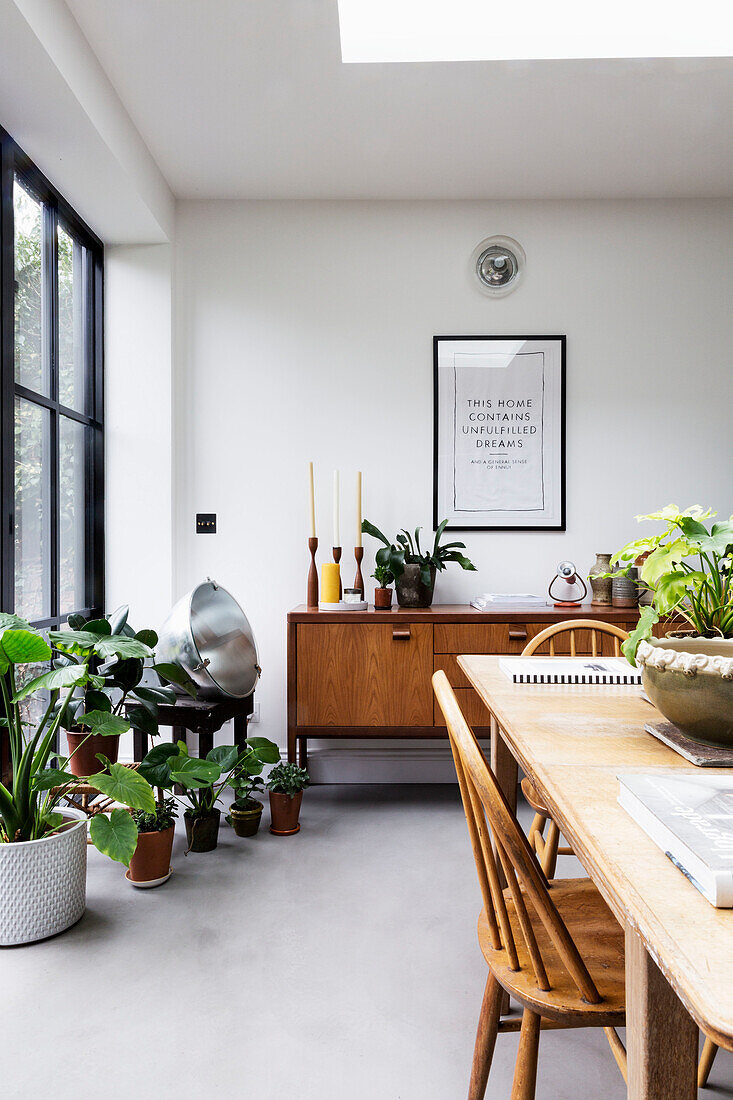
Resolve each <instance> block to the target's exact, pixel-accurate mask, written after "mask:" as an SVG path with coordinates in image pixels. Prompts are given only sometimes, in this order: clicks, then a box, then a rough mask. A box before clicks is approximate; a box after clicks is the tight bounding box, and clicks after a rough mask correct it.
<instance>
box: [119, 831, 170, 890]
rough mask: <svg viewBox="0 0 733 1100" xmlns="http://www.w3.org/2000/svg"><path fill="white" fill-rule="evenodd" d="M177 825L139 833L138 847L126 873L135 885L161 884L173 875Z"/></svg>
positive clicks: (126, 876) (127, 877)
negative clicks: (172, 865)
mask: <svg viewBox="0 0 733 1100" xmlns="http://www.w3.org/2000/svg"><path fill="white" fill-rule="evenodd" d="M175 833H176V827H175V825H169V826H168V828H167V829H156V830H154V831H151V832H145V833H138V836H137V848H136V849H135V854H134V856H133V857H132V859H131V860H130V867H129V869H128V871H127V873H126V875H125V878H126V879H127V880H128V882H131V883H132V885H133V886H142V887H149V886H160V885H162V883H164V882H167V880H168V879H169V878H170V875H171V853H172V851H173V837H174V836H175Z"/></svg>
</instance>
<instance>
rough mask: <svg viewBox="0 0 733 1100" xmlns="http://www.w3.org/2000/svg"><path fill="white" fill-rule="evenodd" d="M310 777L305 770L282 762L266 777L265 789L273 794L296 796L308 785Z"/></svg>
mask: <svg viewBox="0 0 733 1100" xmlns="http://www.w3.org/2000/svg"><path fill="white" fill-rule="evenodd" d="M310 781H311V780H310V776H309V775H308V772H307V771H306V770H305V768H299V767H298V765H297V764H289V763H285V762H283V763H282V764H277V765H276V766H275V767H274V768H273V769H272V771H271V772H270V774H269V775H268V777H267V789H268V791H272V793H273V794H289V795H294V794H298V792H299V791H304V790H305V788H306V787H307V786H308V784H309V783H310Z"/></svg>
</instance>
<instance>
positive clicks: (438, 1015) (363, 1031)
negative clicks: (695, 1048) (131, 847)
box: [0, 786, 733, 1100]
mask: <svg viewBox="0 0 733 1100" xmlns="http://www.w3.org/2000/svg"><path fill="white" fill-rule="evenodd" d="M524 816H525V819H526V814H525V815H524ZM266 822H267V811H265V828H264V830H263V831H261V833H260V835H259V836H257V837H256V838H255V839H254V840H238V839H237V838H236V837H235V836H234V834H233V833H232V831H231V829H229V828H222V831H221V835H220V843H219V847H218V849H217V851H216V852H213V853H211V854H208V855H189V856H188V857H186V858H184V854H183V853H184V849H185V844H184V843H183V837H182V836H180V835H179V836H178V837H177V839H176V848H175V850H174V874H173V877H172V878H171V879H170V881H169V882H168V883H167V884H166V885H165V886H163V887H161V888H160V889H157V890H151V891H140V890H134V889H133V888H131V887H130V886H129V885H128V884H127V883H126V882H125V881H124V878H123V871H122V869H121V868H120V867H119V866H118V865H113V864H110V863H109V862H108V861H105V860H104V859H103V858H102V857H101V856H99V855H98V853H97V852H96V851H93V850H90V865H89V875H88V880H89V889H88V910H87V913H86V915H85V916H84V917H83V919H82V920H81V921H80V922H79V924H78V925H77V926H76V927H75V928H73V929H71V930H70V931H69V932H67V933H65V934H64V935H62V936H59V937H57V938H56V939H53V940H48V941H46V942H45V943H41V944H36V945H34V946H30V947H23V948H14V949H5V950H4V951H2V952H0V972H1V974H2V979H1V982H0V988H1V989H2V997H1V998H0V1006H1V1007H0V1097H2V1100H35V1098H36V1097H40V1096H42V1095H53V1096H54V1097H55V1098H57V1100H72V1098H74V1100H78V1097H79V1096H88V1095H92V1094H94V1095H99V1096H102V1097H104V1098H105V1100H121V1098H123V1097H125V1098H127V1097H136V1098H141V1100H148V1098H150V1100H152V1098H156V1100H161V1098H162V1100H168V1098H169V1097H170V1098H174V1097H175V1098H176V1100H200V1098H201V1097H211V1098H214V1100H218V1098H219V1097H222V1098H224V1097H226V1098H238V1100H280V1098H281V1097H297V1098H298V1100H316V1098H317V1100H346V1098H348V1100H463V1097H465V1095H466V1091H467V1081H468V1074H469V1068H470V1062H471V1052H472V1048H473V1039H474V1031H475V1026H476V1020H477V1017H478V1011H479V1007H480V1003H481V996H482V992H483V986H484V981H485V977H486V968H485V964H484V962H483V959H482V957H481V954H480V952H479V949H478V945H477V942H476V931H475V929H476V918H477V916H478V911H479V905H480V903H479V893H478V884H477V881H476V876H475V871H474V867H473V860H472V857H471V853H470V848H469V844H468V837H467V833H466V827H465V822H464V820H463V815H462V810H461V806H460V800H459V797H458V793H457V789H456V788H452V787H441V786H433V787H396V786H381V787H363V786H359V787H357V786H352V787H315V788H312V789H311V790H309V791H307V792H306V795H305V799H304V805H303V814H302V822H303V828H302V831H301V833H300V834H299V835H298V836H296V837H292V838H287V839H281V838H276V837H273V836H271V835H270V834H269V833H268V832H267V829H266ZM561 863H564V869H562V870H561V873H563V874H567V873H570V872H571V871H572V870H573V868H574V867H575V868H576V869H577V870H578V871H579V868H578V865H577V864H575V861H574V860H565V861H561ZM516 1048H517V1037H516V1036H513V1035H505V1036H499V1040H498V1043H497V1050H496V1055H495V1058H494V1066H493V1069H492V1073H491V1077H490V1080H489V1087H488V1091H487V1096H488V1097H490V1098H497V1100H500V1098H503V1097H507V1098H508V1097H509V1093H510V1088H511V1078H512V1072H513V1067H514V1059H515V1054H516ZM732 1085H733V1058H731V1056H730V1055H728V1054H721V1055H720V1056H719V1059H718V1062H717V1063H716V1066H715V1067H714V1070H713V1076H712V1081H711V1086H712V1087H711V1088H710V1089H709V1090H707V1091H706V1092H705V1093H703V1094H702V1095H706V1096H707V1095H710V1096H711V1097H712V1096H716V1095H718V1096H733V1087H732ZM625 1095H626V1091H625V1088H624V1085H623V1081H622V1079H621V1076H620V1074H619V1072H618V1070H617V1068H616V1065H615V1063H614V1061H613V1059H612V1057H611V1054H610V1051H609V1050H608V1047H607V1045H606V1041H605V1039H604V1037H603V1035H602V1033H594V1032H592V1031H576V1032H565V1033H561V1032H548V1033H545V1034H543V1036H542V1040H541V1043H540V1071H539V1083H538V1088H537V1098H538V1100H586V1098H588V1100H591V1098H596V1097H598V1098H603V1100H621V1098H622V1097H625Z"/></svg>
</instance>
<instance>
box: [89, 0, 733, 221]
mask: <svg viewBox="0 0 733 1100" xmlns="http://www.w3.org/2000/svg"><path fill="white" fill-rule="evenodd" d="M67 2H68V4H69V7H70V8H71V9H72V11H73V13H74V15H75V16H76V19H77V20H78V22H79V24H80V26H81V28H82V30H83V31H84V33H85V35H86V37H87V38H88V40H89V43H90V44H91V46H92V48H93V50H94V51H95V52H96V54H97V56H98V57H99V60H100V61H101V63H102V65H103V67H104V69H105V70H106V72H107V74H108V76H109V78H110V79H111V81H112V83H113V85H114V86H115V88H116V90H117V92H118V94H119V96H120V98H121V99H122V102H123V104H124V105H125V107H126V108H127V110H128V112H129V114H130V116H131V117H132V120H133V122H134V123H135V125H136V126H137V128H138V129H139V131H140V133H141V135H142V137H143V139H144V141H145V142H146V144H147V145H148V148H149V149H150V151H151V153H152V154H153V157H154V158H155V159H156V161H157V162H158V165H159V166H160V168H161V171H162V172H163V175H164V176H165V177H166V179H167V181H168V183H169V185H170V187H171V188H172V190H173V192H174V193H175V194H176V195H177V196H179V197H184V198H201V197H220V198H390V199H403V198H404V199H407V198H421V199H444V198H471V199H480V198H487V199H488V198H569V197H580V198H595V197H599V198H601V197H604V198H605V197H652V196H654V197H670V198H671V197H687V196H690V197H692V196H709V197H723V196H732V195H733V141H731V135H730V122H731V118H733V60H729V59H715V60H657V61H643V60H625V61H541V62H540V61H535V62H465V63H457V64H393V65H343V64H342V63H341V59H340V49H339V34H338V16H337V5H336V0H67Z"/></svg>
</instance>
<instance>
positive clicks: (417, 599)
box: [361, 519, 476, 607]
mask: <svg viewBox="0 0 733 1100" xmlns="http://www.w3.org/2000/svg"><path fill="white" fill-rule="evenodd" d="M447 523H448V520H447V519H444V520H443V522H442V523H441V524H440V526H439V527H438V529H437V531H436V532H435V538H434V540H433V546H432V549H431V550H425V551H423V550H422V548H421V546H420V531H421V530H422V528H421V527H416V528H415V535H414V538H413V536H412V535H411V534H410V532H409V531H406V530H404V529H403V530H402V531H400V533H399V534H398V535H397V536H396V537H395V541H394V542H390V541H389V539H388V538H387V536H386V535H384V534H383V533H382V532H381V531H380V530H379V528H378V527H375V526H374V524H373V523H370V522H369V520H367V519H365V520H364V521H363V522H362V525H361V529H362V531H363V532H364V533H365V534H367V535H371V536H372V537H373V538H375V539H378V540H379V542H381V543H383V544H384V545H383V546H380V548H379V550H377V553H376V555H375V561H376V564H377V565H378V566H384V567H385V568H386V569H388V570H389V572H390V573H391V574H392V576H393V577H394V580H395V591H396V593H397V603H398V604H399V605H400V607H430V604H431V603H432V600H433V591H434V588H435V576H436V573H441V572H442V571H443V570H444V569H445V567H446V565H448V564H449V563H450V562H455V563H456V564H457V565H460V567H461V569H475V568H476V566H475V565H474V564H473V562H471V561H469V559H468V558H467V557H466V556H465V555H464V554H462V553H461V550H465V548H466V544H465V543H463V542H442V541H441V540H442V538H443V532H444V531H445V528H446V526H447Z"/></svg>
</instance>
